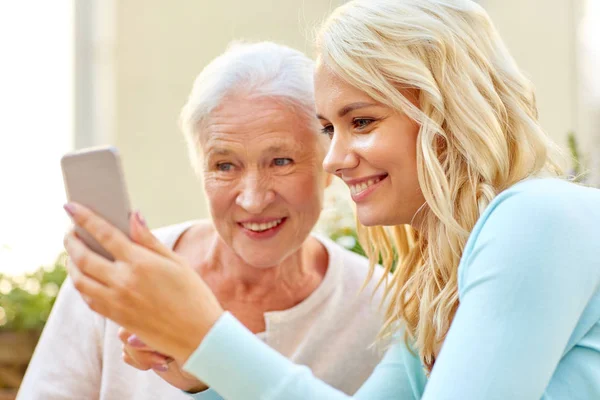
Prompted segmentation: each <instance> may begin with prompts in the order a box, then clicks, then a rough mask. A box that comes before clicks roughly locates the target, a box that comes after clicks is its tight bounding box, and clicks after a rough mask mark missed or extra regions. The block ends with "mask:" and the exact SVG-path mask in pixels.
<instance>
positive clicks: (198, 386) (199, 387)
mask: <svg viewBox="0 0 600 400" xmlns="http://www.w3.org/2000/svg"><path fill="white" fill-rule="evenodd" d="M205 390H208V386H206V385H205V384H203V383H201V382H198V383H197V384H195V385H194V386H192V387H190V388H188V389H183V391H184V392H186V393H189V394H196V393H200V392H204V391H205Z"/></svg>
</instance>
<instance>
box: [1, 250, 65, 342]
mask: <svg viewBox="0 0 600 400" xmlns="http://www.w3.org/2000/svg"><path fill="white" fill-rule="evenodd" d="M65 263H66V255H65V254H61V255H60V256H59V257H58V258H57V259H56V262H55V263H54V264H53V265H51V266H49V267H43V268H40V269H38V270H37V271H35V272H33V273H31V274H26V275H22V276H7V275H2V274H0V332H1V331H31V330H41V329H42V328H43V327H44V324H45V323H46V321H47V320H48V316H49V314H50V310H51V309H52V306H53V305H54V301H55V300H56V296H57V294H58V291H59V289H60V286H61V285H62V283H63V282H64V280H65V278H66V276H67V272H66V268H65Z"/></svg>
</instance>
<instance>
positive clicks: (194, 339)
mask: <svg viewBox="0 0 600 400" xmlns="http://www.w3.org/2000/svg"><path fill="white" fill-rule="evenodd" d="M224 313H225V311H224V310H223V309H221V308H220V307H219V310H218V311H217V310H215V312H214V313H213V315H212V316H211V317H210V318H208V317H206V318H205V320H204V321H203V322H204V323H203V324H201V325H196V326H192V327H190V328H191V329H189V330H188V332H189V333H190V334H188V335H185V337H182V338H187V339H189V340H186V341H185V342H184V341H182V345H183V346H182V349H181V352H180V354H179V355H178V357H176V359H177V361H178V362H179V364H180V365H182V366H183V365H185V363H186V362H187V360H188V359H189V358H190V357H191V356H192V354H194V352H195V351H196V350H197V349H198V347H200V344H201V343H202V341H203V340H204V338H205V337H206V335H207V334H208V332H210V330H211V329H212V327H213V326H214V325H215V324H216V323H217V321H218V320H219V318H221V316H222V315H223V314H224ZM207 320H208V321H209V322H208V323H207Z"/></svg>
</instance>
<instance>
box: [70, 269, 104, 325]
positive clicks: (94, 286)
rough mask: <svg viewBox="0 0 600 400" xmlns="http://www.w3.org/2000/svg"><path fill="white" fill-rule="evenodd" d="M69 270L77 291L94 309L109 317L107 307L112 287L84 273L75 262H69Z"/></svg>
mask: <svg viewBox="0 0 600 400" xmlns="http://www.w3.org/2000/svg"><path fill="white" fill-rule="evenodd" d="M67 271H68V272H69V276H70V277H71V282H72V283H73V286H74V287H75V289H77V291H78V292H79V293H80V294H81V297H82V298H83V300H84V301H85V302H86V303H87V305H88V307H90V308H91V309H92V310H93V311H95V312H97V313H99V314H102V315H104V316H105V317H109V315H107V314H108V311H107V310H108V308H107V305H106V303H107V299H110V298H111V297H112V293H111V292H110V289H109V288H108V287H106V286H104V285H102V284H100V283H98V282H97V281H95V280H94V279H91V278H89V277H87V276H86V275H85V274H83V273H82V272H81V271H80V270H79V269H78V268H77V266H76V265H75V263H73V262H68V263H67Z"/></svg>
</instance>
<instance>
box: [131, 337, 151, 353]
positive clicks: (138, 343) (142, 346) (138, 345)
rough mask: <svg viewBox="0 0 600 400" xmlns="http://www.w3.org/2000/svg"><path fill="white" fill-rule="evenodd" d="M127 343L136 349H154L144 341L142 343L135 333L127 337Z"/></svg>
mask: <svg viewBox="0 0 600 400" xmlns="http://www.w3.org/2000/svg"><path fill="white" fill-rule="evenodd" d="M127 345H129V346H131V347H134V348H136V349H145V350H152V351H154V349H151V348H150V347H148V346H146V343H144V342H143V341H142V340H140V338H138V337H137V336H136V335H131V336H129V337H128V338H127Z"/></svg>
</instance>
